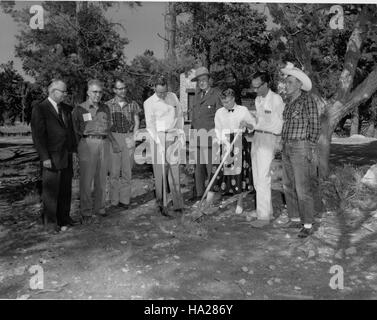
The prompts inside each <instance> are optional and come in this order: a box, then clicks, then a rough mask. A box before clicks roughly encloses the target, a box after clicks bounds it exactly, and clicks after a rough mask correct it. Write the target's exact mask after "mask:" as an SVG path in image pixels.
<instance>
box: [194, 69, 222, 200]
mask: <svg viewBox="0 0 377 320" xmlns="http://www.w3.org/2000/svg"><path fill="white" fill-rule="evenodd" d="M209 80H210V77H209V72H208V69H207V68H205V67H200V68H198V69H196V70H195V77H194V78H193V79H192V80H191V81H196V82H197V90H196V95H195V99H194V105H193V108H192V115H191V118H192V122H191V125H192V128H193V129H196V130H201V129H204V130H205V132H207V133H209V135H210V136H211V133H210V132H211V130H214V128H215V120H214V119H215V113H216V111H217V110H218V109H219V108H221V107H222V104H221V98H220V97H221V92H220V90H219V89H217V88H212V87H211V86H210V82H209ZM204 130H203V133H202V134H201V133H200V132H199V136H200V135H203V137H204V139H199V138H198V140H197V147H198V149H197V162H196V166H195V189H196V200H199V199H200V198H201V197H202V196H203V194H204V191H205V181H206V179H208V178H209V177H210V175H211V172H212V139H211V137H208V136H206V134H205V133H204ZM212 135H213V136H215V134H214V131H212Z"/></svg>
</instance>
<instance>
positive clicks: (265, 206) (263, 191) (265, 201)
mask: <svg viewBox="0 0 377 320" xmlns="http://www.w3.org/2000/svg"><path fill="white" fill-rule="evenodd" d="M276 140H277V137H276V136H275V135H273V134H268V133H260V132H255V133H254V137H253V140H252V147H251V164H252V170H253V180H254V188H255V191H256V193H257V204H256V208H257V216H258V219H260V220H271V219H272V217H273V209H272V201H271V171H270V167H271V163H272V160H273V159H274V150H275V144H276V142H277V141H276Z"/></svg>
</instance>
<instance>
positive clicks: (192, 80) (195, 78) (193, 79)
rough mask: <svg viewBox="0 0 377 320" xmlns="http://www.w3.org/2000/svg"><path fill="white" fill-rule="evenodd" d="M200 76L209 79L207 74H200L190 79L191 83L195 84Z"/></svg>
mask: <svg viewBox="0 0 377 320" xmlns="http://www.w3.org/2000/svg"><path fill="white" fill-rule="evenodd" d="M201 76H208V77H209V73H202V74H199V75H197V76H196V77H194V78H192V79H191V82H196V81H198V78H199V77H201Z"/></svg>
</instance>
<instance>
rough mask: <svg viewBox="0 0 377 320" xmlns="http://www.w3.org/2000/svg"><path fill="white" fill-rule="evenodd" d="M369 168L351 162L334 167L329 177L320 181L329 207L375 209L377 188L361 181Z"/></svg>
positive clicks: (342, 209)
mask: <svg viewBox="0 0 377 320" xmlns="http://www.w3.org/2000/svg"><path fill="white" fill-rule="evenodd" d="M368 168H369V166H362V167H355V166H353V165H350V164H346V165H343V166H337V167H333V168H332V170H331V173H330V176H329V178H328V179H327V180H322V181H321V182H320V189H321V194H322V197H323V199H324V201H325V203H326V204H327V209H330V210H331V209H335V210H337V209H340V210H341V211H344V210H347V209H352V208H360V209H363V210H372V209H375V208H376V207H377V192H376V190H375V189H373V188H370V187H367V186H366V185H364V184H363V183H361V179H362V178H363V176H364V175H365V173H366V172H367V170H368Z"/></svg>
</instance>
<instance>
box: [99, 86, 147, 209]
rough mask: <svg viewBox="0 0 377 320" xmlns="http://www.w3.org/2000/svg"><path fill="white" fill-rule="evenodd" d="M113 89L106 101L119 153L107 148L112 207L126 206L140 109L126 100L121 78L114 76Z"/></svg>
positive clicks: (128, 200) (129, 192)
mask: <svg viewBox="0 0 377 320" xmlns="http://www.w3.org/2000/svg"><path fill="white" fill-rule="evenodd" d="M113 90H114V93H115V97H114V98H113V99H111V100H109V101H107V102H106V104H107V105H108V107H109V109H110V113H111V132H112V135H113V137H114V138H115V139H116V141H117V142H118V145H119V147H120V148H119V149H120V150H119V151H120V152H116V151H118V150H114V149H113V148H111V150H110V201H111V205H112V207H113V208H116V207H123V208H127V207H128V205H129V203H130V196H131V178H132V167H133V164H134V161H133V156H134V149H135V142H134V134H135V133H136V131H137V130H138V129H139V122H140V121H139V113H140V110H141V109H140V107H139V105H138V104H137V103H136V102H135V101H131V100H128V99H127V93H126V84H125V82H124V80H122V79H116V80H115V82H114V89H113Z"/></svg>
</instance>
